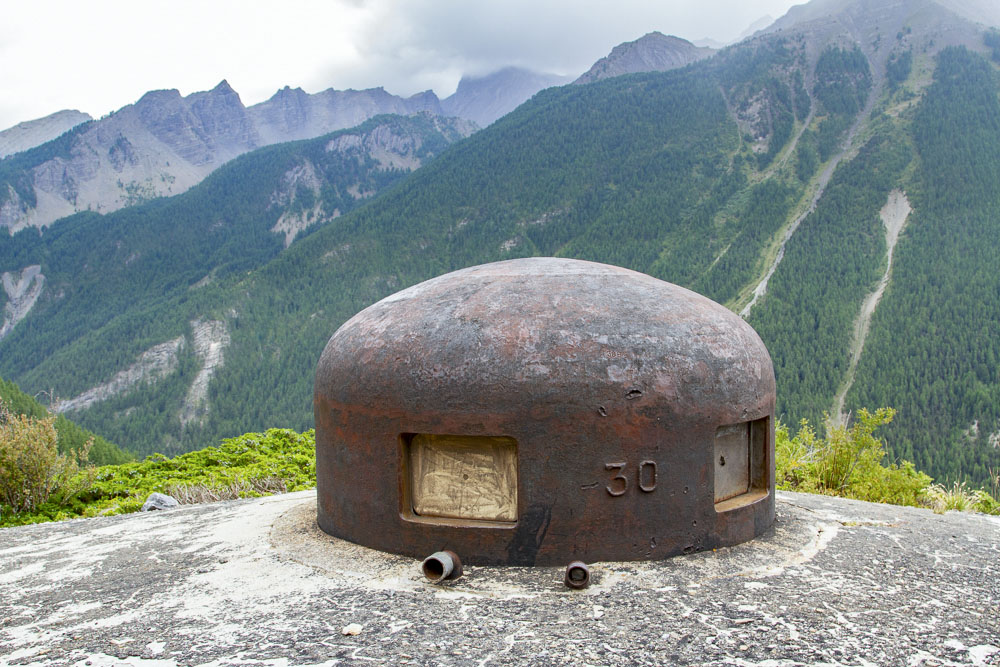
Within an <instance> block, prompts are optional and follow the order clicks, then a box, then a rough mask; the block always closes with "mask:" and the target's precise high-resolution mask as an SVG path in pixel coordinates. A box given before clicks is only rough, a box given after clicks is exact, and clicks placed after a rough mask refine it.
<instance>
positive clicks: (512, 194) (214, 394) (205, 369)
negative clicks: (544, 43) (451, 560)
mask: <svg viewBox="0 0 1000 667" xmlns="http://www.w3.org/2000/svg"><path fill="white" fill-rule="evenodd" d="M775 25H776V26H777V27H775V28H774V29H768V30H765V31H764V32H763V33H760V34H758V35H756V36H754V37H752V38H749V39H747V40H745V41H743V42H741V43H739V44H737V45H734V46H732V47H729V48H727V49H723V50H721V51H719V52H714V53H708V52H703V51H698V50H693V49H695V47H693V45H691V48H690V49H688V48H687V47H685V46H684V45H683V44H681V45H680V46H679V48H681V50H682V52H683V53H684V54H686V55H685V56H684V58H686V60H684V59H682V60H681V61H673V60H670V63H673V64H671V65H670V66H669V68H668V67H667V65H665V64H663V63H665V62H667V60H669V58H673V57H674V56H673V52H672V51H669V52H668V51H664V50H663V48H664V47H665V46H671V45H672V46H677V44H676V43H674V42H673V41H671V40H672V39H675V38H665V37H663V35H660V36H659V37H653V38H652V40H653V41H647V42H642V40H637V42H635V43H627V44H626V45H623V48H622V49H621V50H619V51H617V55H616V52H614V51H613V52H612V54H611V56H609V58H611V57H612V56H615V59H613V60H609V61H607V62H605V63H604V64H602V65H601V67H598V68H597V69H596V70H594V74H593V78H592V79H588V81H590V82H578V83H576V84H574V85H564V86H555V87H547V88H544V89H542V88H540V89H538V90H537V91H536V92H534V93H532V94H531V95H529V96H528V97H530V99H527V98H525V100H524V101H523V103H522V104H520V105H519V106H517V105H515V106H517V108H516V109H513V110H512V111H510V112H509V113H505V114H503V115H501V116H499V117H498V118H496V119H495V120H493V121H492V122H491V123H489V125H488V126H487V127H483V128H481V129H478V130H477V129H476V126H474V125H472V124H471V123H470V122H469V121H468V120H462V119H448V118H446V117H443V116H441V115H437V114H436V113H435V114H427V113H420V114H417V115H409V116H400V115H384V116H375V117H373V118H371V119H369V120H367V121H365V122H364V123H363V124H361V125H359V126H357V127H353V128H343V129H338V130H336V131H335V132H332V133H327V134H322V135H320V136H317V137H316V138H309V139H305V138H303V139H301V140H299V141H295V142H291V143H274V145H271V146H267V147H263V148H258V149H257V150H250V143H243V144H240V145H241V146H243V147H244V148H246V150H244V149H243V148H241V149H240V151H241V152H240V154H239V155H238V156H237V155H235V154H234V155H232V156H231V157H232V158H233V159H229V157H218V158H216V157H212V158H211V159H207V158H206V160H207V161H205V162H203V163H202V164H201V166H200V167H198V168H199V169H202V168H203V171H204V172H205V173H204V174H201V172H199V174H201V175H200V176H199V178H198V179H194V180H192V181H190V182H188V181H185V180H184V178H186V177H182V176H181V175H180V172H178V174H177V175H176V176H175V180H174V181H172V182H171V183H172V184H171V186H170V187H171V188H173V189H174V191H177V192H179V191H180V189H186V191H185V192H183V194H177V195H175V196H169V197H168V196H160V195H166V194H170V191H168V189H166V188H165V186H166V184H167V183H168V181H169V180H170V179H164V180H160V181H157V180H156V178H153V181H151V183H152V184H153V185H155V188H154V191H153V192H152V194H151V195H150V196H153V195H155V198H153V199H150V200H149V201H142V200H144V199H148V197H147V193H146V192H145V191H144V190H142V188H141V187H140V188H138V189H135V188H133V190H132V192H131V195H132V196H134V198H135V201H131V202H129V205H128V206H124V207H123V208H120V210H117V211H115V212H110V208H106V209H103V212H97V211H89V212H88V211H81V212H77V213H75V214H73V215H71V216H69V217H60V218H58V219H53V220H50V221H48V222H46V223H44V224H42V223H40V222H39V223H38V224H36V222H37V221H38V220H40V218H36V219H35V220H36V222H32V223H30V224H28V223H27V222H25V220H27V219H28V218H21V219H20V222H14V223H11V224H7V225H6V227H7V231H8V232H9V233H8V234H6V235H5V234H3V233H0V272H2V273H3V275H4V291H3V292H2V293H0V306H2V307H3V308H4V312H5V314H6V313H11V314H10V315H5V319H4V325H3V326H4V330H3V331H4V334H0V376H2V377H3V378H5V379H9V380H14V381H16V382H17V383H18V384H19V385H20V386H21V387H22V388H24V389H25V390H26V391H28V392H29V393H37V392H39V391H42V390H45V391H51V392H54V394H55V397H57V398H59V397H61V398H62V400H61V402H56V403H54V407H56V408H57V409H58V410H61V411H64V412H65V414H67V415H68V416H71V417H72V418H73V419H74V420H78V421H79V422H80V423H81V424H82V425H83V426H85V427H87V428H90V429H92V430H94V431H96V432H98V433H101V434H102V435H104V436H105V437H107V438H109V439H110V440H112V441H114V442H117V443H118V444H120V445H122V446H124V447H126V448H127V449H130V450H132V451H134V452H136V453H137V454H139V455H145V454H148V453H151V452H153V451H158V452H162V453H166V454H175V453H179V452H182V451H188V450H191V449H196V448H198V447H201V446H204V445H205V444H209V443H212V442H214V441H215V440H217V439H218V438H221V437H230V436H234V435H239V434H241V433H245V432H247V431H252V430H265V429H267V428H270V427H289V428H293V429H296V430H304V429H307V428H309V427H310V426H311V423H312V412H311V393H312V372H313V369H314V368H315V363H316V360H317V358H318V355H319V352H320V351H321V350H322V347H323V345H324V344H325V342H326V340H327V339H328V338H329V336H330V334H331V333H332V332H333V331H334V330H335V329H336V328H337V326H339V324H341V323H342V322H344V321H345V320H346V319H347V318H349V317H350V316H352V315H353V314H354V313H355V312H357V311H358V310H360V309H362V308H364V307H365V306H367V305H369V304H371V303H373V302H374V301H377V300H379V299H381V298H383V297H385V296H387V295H388V294H391V293H392V292H395V291H397V290H399V289H402V288H403V287H406V286H408V285H412V284H414V283H416V282H419V281H421V280H425V279H427V278H431V277H433V276H436V275H440V274H441V273H444V272H447V271H450V270H454V269H458V268H462V267H465V266H470V265H474V264H479V263H484V262H489V261H496V260H500V259H507V258H515V257H524V256H535V255H551V256H561V257H575V258H580V259H589V260H594V261H600V262H606V263H610V264H616V265H620V266H625V267H628V268H632V269H635V270H638V271H642V272H645V273H648V274H650V275H653V276H655V277H658V278H661V279H664V280H668V281H670V282H674V283H677V284H680V285H683V286H685V287H689V288H691V289H694V290H695V291H698V292H700V293H702V294H704V295H706V296H708V297H710V298H712V299H715V300H716V301H719V302H720V303H726V304H728V305H729V306H730V307H731V308H732V309H733V310H735V311H737V312H739V313H740V314H741V315H742V316H743V317H744V318H746V319H747V320H748V321H749V322H750V323H751V324H752V325H753V326H754V327H755V328H756V329H757V331H758V332H759V333H760V335H761V337H762V338H763V340H764V341H765V343H766V344H767V346H768V348H769V350H770V351H771V354H772V357H773V359H774V363H775V371H776V375H777V378H778V402H779V404H778V417H779V418H780V419H781V420H782V421H783V422H784V423H786V424H791V425H795V424H797V423H798V422H799V420H800V419H808V420H810V421H811V422H812V423H813V424H821V423H822V422H823V420H824V414H827V413H828V414H830V415H832V417H833V418H834V419H837V418H841V416H842V415H848V414H851V413H853V412H856V411H857V410H859V409H860V408H870V409H875V408H878V407H882V406H892V407H894V408H896V409H897V410H898V417H897V419H896V420H895V421H894V422H893V423H892V424H891V425H889V426H888V427H887V429H886V436H887V441H888V443H887V444H888V451H889V453H890V456H891V457H892V458H893V460H899V459H904V458H905V459H907V460H911V461H913V462H914V463H916V464H917V466H918V468H920V469H923V470H926V471H927V472H929V473H930V474H932V475H933V476H934V477H935V478H938V479H941V480H949V479H950V480H954V479H958V478H963V479H970V480H973V481H976V480H982V479H985V478H986V476H987V473H988V471H989V470H991V469H1000V448H997V447H996V446H995V444H994V443H993V442H992V441H991V440H990V437H991V435H992V434H994V433H997V432H1000V342H998V340H997V336H996V335H995V332H996V331H997V330H998V327H1000V296H998V295H1000V283H998V280H1000V278H998V275H1000V268H998V267H1000V260H998V257H997V255H996V247H997V246H996V239H997V238H1000V237H998V226H1000V220H998V219H997V217H996V215H995V213H994V211H995V210H1000V208H998V207H1000V191H998V190H997V187H996V183H997V182H1000V158H998V157H997V156H998V155H1000V102H998V96H1000V84H998V80H1000V76H998V73H997V72H998V68H997V65H998V63H997V61H995V60H993V55H992V53H991V48H990V47H989V46H988V45H987V44H986V41H985V40H986V39H987V38H988V34H989V33H984V29H983V27H982V26H977V25H976V24H974V23H971V22H969V21H968V20H967V17H960V16H958V15H956V14H954V13H953V12H952V11H951V10H950V9H949V8H948V3H944V2H936V1H935V0H906V1H905V2H899V1H897V0H891V1H890V0H877V1H872V2H860V1H857V0H837V1H836V2H824V3H817V2H813V3H809V5H806V6H804V8H801V9H796V10H795V11H793V12H789V15H788V16H786V17H784V18H783V19H780V20H779V22H777V23H776V24H775ZM778 28H780V30H779V29H778ZM647 37H650V36H648V35H647ZM660 38H663V39H660ZM643 39H646V38H643ZM636 44H639V46H638V47H637V46H636ZM643 44H645V45H646V46H648V48H649V51H648V52H644V53H642V54H639V55H636V54H635V53H633V52H630V51H629V49H626V48H624V47H626V46H629V45H631V46H629V48H630V49H635V48H640V47H641V46H642V45H643ZM656 53H660V54H661V56H662V57H663V60H660V61H657V62H659V63H660V65H658V66H657V67H658V68H660V69H667V71H648V72H643V71H635V70H634V69H633V70H629V71H627V72H626V73H624V74H620V75H619V74H618V70H616V69H614V67H616V66H617V64H616V63H625V64H629V63H632V65H630V66H631V67H637V66H639V67H641V66H642V65H635V63H648V62H650V60H649V58H651V57H652V56H651V55H650V54H654V55H655V54H656ZM613 65H614V66H613ZM595 67H597V66H596V65H595ZM602 72H603V73H605V75H602V76H599V75H598V74H600V73H602ZM466 90H467V91H469V94H470V95H471V94H472V93H471V91H474V90H478V91H479V92H478V93H477V94H481V93H482V89H481V88H479V89H476V88H475V86H472V84H471V82H470V83H469V84H468V85H467V86H466ZM210 92H211V91H210ZM300 92H301V91H300ZM223 93H224V94H223ZM204 95H205V97H202V98H197V99H202V100H206V101H208V100H215V99H216V98H220V99H221V98H224V97H225V96H227V95H229V93H227V92H226V91H215V92H214V94H213V95H209V94H208V93H206V94H204ZM170 98H171V100H172V101H170V100H168V101H170V104H182V103H183V105H188V106H190V105H192V104H193V102H194V101H195V100H188V98H183V99H182V100H181V101H180V102H179V101H178V99H177V97H176V96H170ZM286 98H287V100H286ZM300 98H301V95H299V94H298V93H295V91H291V90H288V91H285V92H283V93H281V94H280V95H278V96H276V97H275V99H274V100H272V102H273V104H272V105H271V107H268V108H269V109H271V111H269V112H268V113H269V114H272V115H271V116H268V117H269V118H278V116H274V115H273V114H276V113H277V111H275V109H277V108H278V106H276V105H278V102H281V104H286V101H287V104H288V105H291V103H292V101H293V100H295V99H300ZM487 98H488V96H486V97H484V98H483V99H487ZM302 99H304V98H302ZM185 100H187V101H185ZM282 100H285V101H282ZM425 101H426V100H425ZM149 102H150V100H147V103H149ZM213 103H214V102H213ZM312 103H313V102H310V104H312ZM303 104H305V102H303ZM136 106H137V107H138V106H140V105H139V104H138V103H137V105H136ZM445 106H447V105H445ZM232 108H235V107H232ZM281 108H291V107H290V106H287V105H286V107H281ZM490 108H493V109H494V110H495V111H496V110H499V109H500V107H499V106H492V107H490ZM404 111H406V110H404ZM191 113H193V111H192V112H191ZM255 113H257V112H255ZM124 116H125V114H123V116H122V117H123V118H124ZM233 117H234V118H240V117H243V116H240V115H239V114H237V115H235V116H233ZM177 122H179V121H178V120H176V119H173V120H170V123H177ZM241 122H242V121H241ZM269 122H271V121H269ZM274 122H277V121H274ZM272 124H273V123H272ZM480 125H482V123H480ZM78 127H80V129H77V130H73V131H71V132H70V135H69V136H66V135H64V137H62V138H60V139H57V140H56V141H55V142H54V143H52V144H44V145H42V146H38V147H36V148H34V149H32V151H29V153H27V154H25V153H22V154H19V156H18V155H15V156H12V157H11V158H8V159H6V160H4V161H0V177H2V178H0V183H7V192H8V196H7V198H6V199H5V200H4V201H2V202H0V206H6V207H7V208H6V209H5V210H7V211H8V214H7V215H8V218H7V219H8V221H10V220H13V219H14V218H13V217H10V216H13V215H15V213H16V211H21V213H24V215H29V214H28V213H25V211H26V209H27V208H30V207H29V206H27V204H26V202H27V203H30V199H31V197H32V193H33V192H34V193H35V195H34V196H35V197H36V201H37V202H38V206H45V205H46V204H45V197H46V196H49V195H47V194H44V193H45V192H47V191H45V190H44V189H41V190H33V189H32V188H30V187H28V185H27V182H26V181H24V178H26V177H24V178H22V176H23V174H27V173H29V172H30V173H33V174H34V173H36V172H35V171H32V170H38V169H40V171H38V172H37V173H42V172H45V173H49V174H54V173H55V172H53V171H52V168H51V165H53V164H61V163H60V162H59V161H60V160H63V161H64V162H65V161H66V159H67V158H66V155H67V153H66V151H69V154H72V153H73V150H75V149H74V148H72V146H73V145H75V144H73V141H74V139H73V137H74V136H77V135H75V134H73V132H77V133H80V132H84V131H87V132H92V131H94V130H86V127H88V126H78ZM170 127H174V125H170ZM228 127H230V129H231V130H232V131H236V130H238V129H239V128H240V127H244V126H241V125H239V124H236V125H229V126H228ZM245 127H250V126H245ZM175 129H176V132H174V130H171V132H174V134H176V135H177V136H178V137H180V136H187V135H186V134H185V133H186V132H188V129H185V128H184V126H183V125H180V126H177V127H176V128H175ZM239 132H242V130H239ZM239 132H237V135H238V134H239ZM178 133H179V134H178ZM237 135H233V136H237ZM239 136H243V135H239ZM246 136H250V135H246ZM274 136H275V137H277V135H274ZM129 141H130V145H135V144H134V142H131V140H129ZM237 143H238V142H237ZM251 143H252V142H251ZM233 145H236V144H233ZM177 146H182V147H185V148H183V150H186V151H189V152H191V151H194V147H195V144H192V143H190V142H188V143H184V142H181V143H178V144H177ZM219 146H220V147H219V148H218V149H217V150H216V152H215V153H212V155H216V156H223V154H224V153H225V151H224V150H223V148H222V147H223V144H219ZM112 148H113V146H112ZM119 149H120V150H119V151H118V152H117V153H115V152H114V151H111V152H109V151H110V150H111V149H110V148H102V150H103V151H104V153H105V154H107V155H109V157H108V160H110V159H111V157H110V156H111V154H112V153H114V154H115V155H119V156H120V157H121V159H122V160H124V162H122V164H123V165H124V164H126V163H129V160H130V159H132V158H129V157H128V155H129V154H130V153H129V151H128V150H127V149H126V146H125V144H123V143H122V144H119ZM171 150H175V151H176V150H181V148H176V149H171ZM198 150H202V149H201V148H199V149H198ZM226 150H228V149H226ZM26 155H27V156H28V157H27V158H26V157H25V156H26ZM132 155H133V157H134V158H135V161H136V164H146V163H145V162H143V160H144V159H145V158H141V159H140V157H139V153H132ZM191 155H194V153H191ZM202 155H203V156H207V155H208V153H203V154H202ZM29 158H30V159H29ZM42 158H45V159H42ZM116 159H117V158H116ZM102 160H104V158H103V157H102ZM225 160H228V161H226V162H225V164H224V165H221V166H220V164H221V162H222V161H225ZM170 162H171V164H174V160H173V159H171V160H170ZM28 164H34V165H35V166H33V167H30V168H28V167H25V165H28ZM66 164H67V165H68V164H69V163H66ZM102 164H103V162H102ZM107 164H111V163H110V162H108V163H107ZM149 164H152V163H149ZM191 164H194V163H193V162H192V163H191ZM40 165H50V166H48V167H44V168H40ZM101 168H102V169H106V168H111V169H112V170H113V166H112V167H101ZM137 168H138V167H137ZM143 168H145V167H143ZM67 169H69V167H67ZM123 169H125V167H123ZM70 171H72V170H70ZM66 173H69V172H66ZM122 173H125V171H123V172H122ZM137 173H138V172H137ZM144 173H145V172H144ZM157 173H159V172H157ZM192 173H193V172H192ZM150 174H152V172H150ZM3 178H6V179H7V180H6V181H4V180H3ZM143 178H145V177H143ZM19 179H20V180H19ZM57 181H58V183H61V184H63V185H65V183H66V181H59V180H58V179H57V178H55V177H53V178H51V179H49V181H47V182H49V183H51V184H54V185H55V184H57ZM74 182H79V181H74ZM125 182H126V181H124V180H123V183H125ZM132 182H139V183H140V185H141V184H142V183H144V182H145V181H142V180H140V181H132ZM59 187H62V185H60V186H59ZM67 187H68V186H67ZM116 187H117V186H116ZM56 189H58V188H56ZM80 192H83V190H80ZM10 193H13V194H12V195H11V194H10ZM904 193H905V194H904ZM50 194H51V193H50ZM125 194H126V195H127V194H128V193H125ZM15 195H16V197H18V198H19V200H17V201H20V203H17V201H16V200H15V198H14V197H15ZM59 196H62V195H59ZM64 201H65V200H64ZM80 201H81V202H82V201H84V200H83V199H80ZM12 202H13V203H12ZM119 203H123V201H120V202H119ZM22 204H23V205H24V206H22ZM15 209H16V210H15ZM34 210H37V209H34ZM12 211H13V212H12ZM35 215H37V214H35ZM904 225H905V227H904ZM40 228H44V229H41V230H40ZM43 276H44V278H42V277H43ZM15 315H16V317H15ZM970 424H976V430H975V432H974V433H973V431H972V430H971V429H970Z"/></svg>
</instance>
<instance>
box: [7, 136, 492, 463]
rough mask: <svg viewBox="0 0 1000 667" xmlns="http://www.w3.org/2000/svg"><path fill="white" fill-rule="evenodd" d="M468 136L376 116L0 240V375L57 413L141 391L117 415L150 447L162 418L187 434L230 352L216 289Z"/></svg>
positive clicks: (165, 429) (165, 427)
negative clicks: (43, 396)
mask: <svg viewBox="0 0 1000 667" xmlns="http://www.w3.org/2000/svg"><path fill="white" fill-rule="evenodd" d="M471 129H472V126H471V125H470V124H468V123H465V122H464V121H460V120H458V119H442V118H440V117H432V116H414V117H400V116H383V117H378V118H375V119H372V120H371V121H368V122H367V123H365V124H364V125H362V126H360V127H358V128H354V129H351V130H344V131H340V132H337V133H334V134H331V135H328V136H325V137H321V138H318V139H314V140H309V141H305V142H297V143H291V144H280V145H276V146H272V147H268V148H265V149H261V150H260V151H257V152H254V153H252V154H248V155H245V156H243V157H241V158H238V159H236V160H234V161H233V162H232V163H230V164H228V165H226V166H224V167H223V168H221V169H219V170H218V171H216V172H215V173H214V174H212V175H211V176H210V177H209V178H207V179H206V180H205V181H204V182H203V183H201V184H199V185H198V186H196V187H195V188H193V189H191V190H190V191H188V192H186V193H184V194H183V195H179V196H177V197H173V198H165V199H158V200H156V201H154V202H150V203H149V204H146V205H142V206H138V207H134V208H130V209H125V210H122V211H118V212H116V213H113V214H110V215H106V216H102V215H99V214H96V213H81V214H77V215H76V216H73V217H70V218H66V219H63V220H60V221H59V222H58V223H57V224H55V225H53V226H52V227H50V228H49V229H47V230H45V232H44V233H39V232H38V231H37V230H34V229H27V230H24V231H22V232H20V233H18V234H15V235H14V236H13V237H6V236H3V235H0V274H2V276H3V282H2V286H3V289H2V290H0V314H2V316H3V321H2V322H0V324H3V326H2V327H0V367H2V368H3V371H0V372H2V373H3V374H4V375H5V376H7V377H16V378H18V379H19V381H20V382H22V383H24V384H25V385H26V386H31V387H37V388H33V389H32V391H41V390H45V391H49V390H53V389H54V394H55V397H54V398H57V399H58V400H56V402H55V404H54V406H55V407H56V408H58V409H64V410H80V409H83V408H85V407H90V406H92V405H94V404H95V403H96V404H99V406H107V405H109V404H113V403H114V399H116V398H118V397H120V396H121V395H122V394H128V393H130V392H133V393H134V392H138V395H142V396H143V398H135V397H133V399H132V400H133V401H137V402H140V403H142V407H141V408H140V409H139V411H138V414H136V411H135V410H129V408H130V407H135V406H133V405H131V404H130V405H128V406H126V407H125V408H122V409H121V410H116V411H114V412H113V414H114V415H115V416H116V417H126V420H128V418H130V417H133V415H134V421H136V422H137V423H138V424H141V426H136V427H135V428H136V432H137V433H140V434H145V436H144V437H146V438H150V440H151V441H153V440H152V438H154V437H157V436H153V435H152V434H153V433H155V428H163V432H164V433H166V434H168V436H167V437H168V439H169V434H170V433H171V429H170V428H169V427H168V425H167V422H169V421H170V420H171V419H177V418H178V415H180V414H182V413H183V414H188V415H189V417H188V418H187V419H185V421H186V423H187V425H188V426H191V427H192V428H194V426H195V425H196V424H197V423H198V419H197V416H198V415H199V414H200V411H201V410H202V406H203V405H204V403H205V391H206V390H207V384H208V382H209V381H210V380H211V376H212V374H213V373H214V369H215V367H217V366H218V365H220V364H222V363H224V362H225V358H226V356H227V354H228V353H227V352H226V351H225V349H226V348H227V347H228V340H229V334H228V328H229V327H228V325H227V324H226V320H227V319H228V315H227V313H228V311H223V312H222V313H220V314H218V315H217V314H215V313H214V311H212V309H211V308H210V307H208V306H206V304H213V305H215V304H218V303H220V296H219V294H218V293H217V291H216V290H215V289H214V287H215V283H216V282H220V281H222V282H224V281H225V279H226V277H227V276H232V275H233V274H245V272H246V271H248V270H251V269H253V268H255V267H257V266H260V265H261V264H263V263H265V262H266V261H268V260H269V259H271V258H272V257H274V256H275V255H276V254H278V253H279V252H280V251H281V250H282V248H284V247H285V246H286V245H287V244H288V243H290V242H291V240H292V239H293V238H295V236H296V235H298V234H302V233H308V230H309V229H310V228H314V227H315V226H316V225H318V224H322V223H324V222H326V221H329V220H331V219H334V218H336V217H337V216H339V215H341V214H343V213H346V212H348V211H350V210H351V209H353V208H355V207H357V206H358V205H360V204H363V203H364V202H365V201H367V200H368V199H370V198H371V197H373V196H374V195H375V194H377V193H378V192H380V191H381V190H382V189H384V188H385V187H387V186H388V185H390V184H392V183H394V182H396V181H398V180H399V179H400V178H402V177H403V176H405V174H407V173H408V172H409V171H411V170H412V169H415V168H417V167H419V165H420V164H422V163H424V162H425V161H427V160H429V159H431V158H432V157H434V156H435V155H437V154H438V153H440V152H441V151H443V150H444V149H445V148H446V147H447V146H448V145H449V144H450V143H451V142H453V141H455V140H457V139H460V138H461V137H463V136H465V135H466V134H468V133H469V132H470V131H471ZM209 287H211V288H212V289H207V288H209ZM174 297H176V298H177V299H178V300H179V302H180V303H181V304H182V306H181V307H174V306H173V305H171V304H173V303H174V301H173V300H172V299H173V298H174ZM15 306H17V307H15ZM143 392H146V394H148V396H147V395H146V394H143ZM163 401H166V402H167V403H169V404H171V405H172V409H170V410H167V409H164V408H163V405H162V402H163ZM109 402H110V403H109ZM181 406H187V407H186V408H183V409H182V407H181ZM143 412H148V414H146V415H145V416H143ZM150 414H152V415H155V417H150V416H149V415H150ZM151 419H152V421H150V420H151ZM154 427H155V428H154ZM100 430H101V432H102V433H109V431H106V430H104V429H100ZM174 430H177V429H174ZM116 433H117V434H118V435H125V434H127V433H131V431H125V432H123V431H116ZM116 437H117V436H116ZM127 440H128V441H133V438H128V439H127ZM124 441H126V439H123V442H124ZM155 442H157V443H159V442H160V440H159V439H157V440H155ZM157 446H159V445H157Z"/></svg>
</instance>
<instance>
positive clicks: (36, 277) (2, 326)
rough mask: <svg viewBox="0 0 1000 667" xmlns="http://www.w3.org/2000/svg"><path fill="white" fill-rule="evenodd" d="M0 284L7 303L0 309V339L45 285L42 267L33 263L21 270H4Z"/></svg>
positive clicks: (27, 310) (25, 314)
mask: <svg viewBox="0 0 1000 667" xmlns="http://www.w3.org/2000/svg"><path fill="white" fill-rule="evenodd" d="M0 286H2V287H3V291H4V293H5V294H6V297H7V303H6V304H4V307H3V310H2V311H0V340H3V339H4V337H5V336H6V335H7V334H9V333H10V331H11V329H13V328H14V325H15V324H17V323H18V322H20V321H21V320H23V319H24V318H25V317H26V316H27V315H28V312H29V311H30V310H31V308H32V307H33V306H34V305H35V302H36V301H38V297H39V296H40V295H41V293H42V288H43V287H44V286H45V276H43V275H42V267H41V266H39V265H38V264H33V265H32V266H27V267H25V268H24V269H23V270H21V271H6V272H4V273H3V274H2V275H0Z"/></svg>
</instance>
